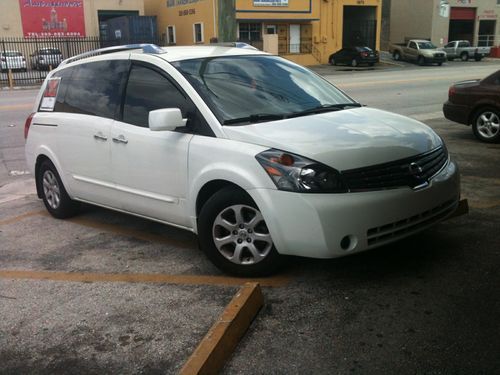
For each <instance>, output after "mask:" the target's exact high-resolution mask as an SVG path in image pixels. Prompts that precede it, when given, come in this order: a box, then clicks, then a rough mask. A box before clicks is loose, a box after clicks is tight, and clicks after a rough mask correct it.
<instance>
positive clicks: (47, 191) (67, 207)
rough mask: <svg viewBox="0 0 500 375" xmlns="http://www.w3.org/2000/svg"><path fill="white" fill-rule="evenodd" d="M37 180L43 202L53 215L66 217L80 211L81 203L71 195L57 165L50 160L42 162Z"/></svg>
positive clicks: (61, 217) (59, 217) (60, 217)
mask: <svg viewBox="0 0 500 375" xmlns="http://www.w3.org/2000/svg"><path fill="white" fill-rule="evenodd" d="M37 180H38V181H37V183H38V186H39V187H40V191H41V196H42V200H43V203H44V204H45V207H46V208H47V211H49V213H50V214H51V215H52V216H54V217H55V218H58V219H65V218H68V217H71V216H74V215H75V214H76V213H77V212H78V208H79V204H78V203H77V202H75V201H73V200H72V199H71V198H70V197H69V195H68V193H67V192H66V189H65V188H64V185H63V183H62V181H61V178H60V177H59V173H57V170H56V167H55V166H54V164H52V163H51V162H50V161H49V160H45V161H44V162H42V164H41V166H40V169H39V171H38V173H37Z"/></svg>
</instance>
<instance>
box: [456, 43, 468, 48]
mask: <svg viewBox="0 0 500 375" xmlns="http://www.w3.org/2000/svg"><path fill="white" fill-rule="evenodd" d="M458 47H459V48H466V47H469V43H467V42H460V43H458Z"/></svg>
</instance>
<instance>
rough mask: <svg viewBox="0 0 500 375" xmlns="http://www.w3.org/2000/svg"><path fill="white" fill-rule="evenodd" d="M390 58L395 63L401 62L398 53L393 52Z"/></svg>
mask: <svg viewBox="0 0 500 375" xmlns="http://www.w3.org/2000/svg"><path fill="white" fill-rule="evenodd" d="M392 58H393V59H394V60H396V61H399V60H401V55H400V54H399V52H398V51H395V52H394V53H393V54H392Z"/></svg>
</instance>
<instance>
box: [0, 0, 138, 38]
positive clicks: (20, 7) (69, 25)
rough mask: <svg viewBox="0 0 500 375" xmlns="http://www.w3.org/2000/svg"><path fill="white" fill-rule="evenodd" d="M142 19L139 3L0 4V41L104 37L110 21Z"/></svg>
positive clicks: (42, 0)
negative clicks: (10, 39) (3, 39)
mask: <svg viewBox="0 0 500 375" xmlns="http://www.w3.org/2000/svg"><path fill="white" fill-rule="evenodd" d="M127 15H144V1H143V0H65V1H52V0H36V1H34V0H1V1H0V38H1V37H3V38H5V37H23V36H24V37H51V36H56V37H83V36H90V37H92V36H102V37H107V35H106V29H105V21H107V20H109V19H110V18H114V17H119V16H127Z"/></svg>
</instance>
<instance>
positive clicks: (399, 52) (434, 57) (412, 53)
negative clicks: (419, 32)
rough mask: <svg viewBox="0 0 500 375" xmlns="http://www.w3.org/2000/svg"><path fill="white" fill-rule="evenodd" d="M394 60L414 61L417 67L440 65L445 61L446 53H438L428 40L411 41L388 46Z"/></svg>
mask: <svg viewBox="0 0 500 375" xmlns="http://www.w3.org/2000/svg"><path fill="white" fill-rule="evenodd" d="M389 51H390V53H391V54H392V57H393V58H394V60H396V61H397V60H406V61H414V62H416V63H418V65H425V64H427V63H436V64H438V65H442V64H443V62H445V61H446V52H444V51H440V50H438V49H437V47H436V46H435V45H434V44H432V43H431V42H430V41H428V40H420V39H412V40H409V41H408V44H400V43H394V44H391V45H389Z"/></svg>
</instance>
